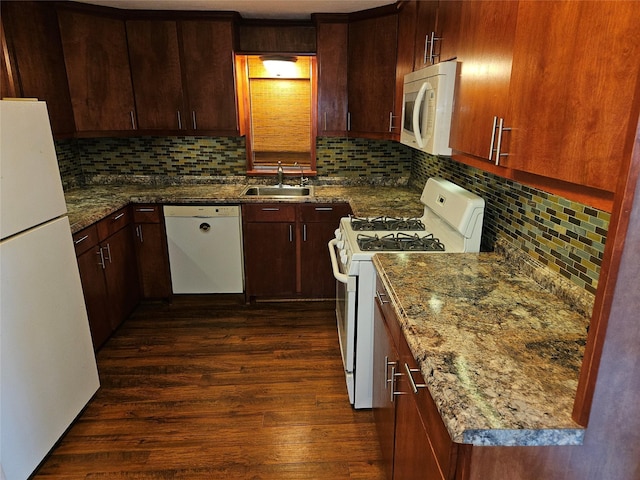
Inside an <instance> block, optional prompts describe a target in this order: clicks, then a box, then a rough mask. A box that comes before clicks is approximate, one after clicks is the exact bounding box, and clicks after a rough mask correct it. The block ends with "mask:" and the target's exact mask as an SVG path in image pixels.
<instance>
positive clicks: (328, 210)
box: [316, 207, 333, 212]
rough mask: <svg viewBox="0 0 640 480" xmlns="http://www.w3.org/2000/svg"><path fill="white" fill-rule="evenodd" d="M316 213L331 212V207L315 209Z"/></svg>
mask: <svg viewBox="0 0 640 480" xmlns="http://www.w3.org/2000/svg"><path fill="white" fill-rule="evenodd" d="M316 212H333V207H316Z"/></svg>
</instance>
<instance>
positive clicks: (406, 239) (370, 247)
mask: <svg viewBox="0 0 640 480" xmlns="http://www.w3.org/2000/svg"><path fill="white" fill-rule="evenodd" d="M357 241H358V246H359V247H360V250H363V251H377V252H390V251H416V252H418V251H420V252H444V251H445V247H444V244H443V243H442V242H440V240H438V239H437V238H435V237H434V236H433V234H431V233H430V234H428V235H425V236H423V237H421V236H420V235H419V234H417V233H416V234H414V235H409V234H406V233H402V232H399V233H397V234H394V233H390V234H388V235H384V236H382V237H379V236H378V235H367V234H364V233H360V234H358V237H357Z"/></svg>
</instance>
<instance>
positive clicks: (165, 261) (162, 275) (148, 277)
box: [132, 204, 171, 299]
mask: <svg viewBox="0 0 640 480" xmlns="http://www.w3.org/2000/svg"><path fill="white" fill-rule="evenodd" d="M132 210H133V221H134V222H135V239H134V242H135V246H136V260H137V265H138V278H139V280H140V294H141V295H142V298H145V299H161V298H169V297H170V296H171V276H170V273H169V253H168V250H167V233H166V230H165V226H164V217H163V215H162V206H161V205H151V204H146V205H133V206H132Z"/></svg>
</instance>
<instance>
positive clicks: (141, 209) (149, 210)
mask: <svg viewBox="0 0 640 480" xmlns="http://www.w3.org/2000/svg"><path fill="white" fill-rule="evenodd" d="M155 211H156V209H155V208H145V207H141V208H136V212H155Z"/></svg>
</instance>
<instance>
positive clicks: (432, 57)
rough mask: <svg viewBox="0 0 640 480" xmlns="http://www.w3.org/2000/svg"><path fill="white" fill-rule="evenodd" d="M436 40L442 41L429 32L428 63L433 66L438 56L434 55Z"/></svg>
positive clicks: (434, 33)
mask: <svg viewBox="0 0 640 480" xmlns="http://www.w3.org/2000/svg"><path fill="white" fill-rule="evenodd" d="M437 40H442V38H441V37H436V32H431V42H430V44H429V63H430V64H432V65H433V63H434V62H435V59H436V57H439V56H440V55H439V54H436V53H434V50H435V44H436V41H437Z"/></svg>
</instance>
